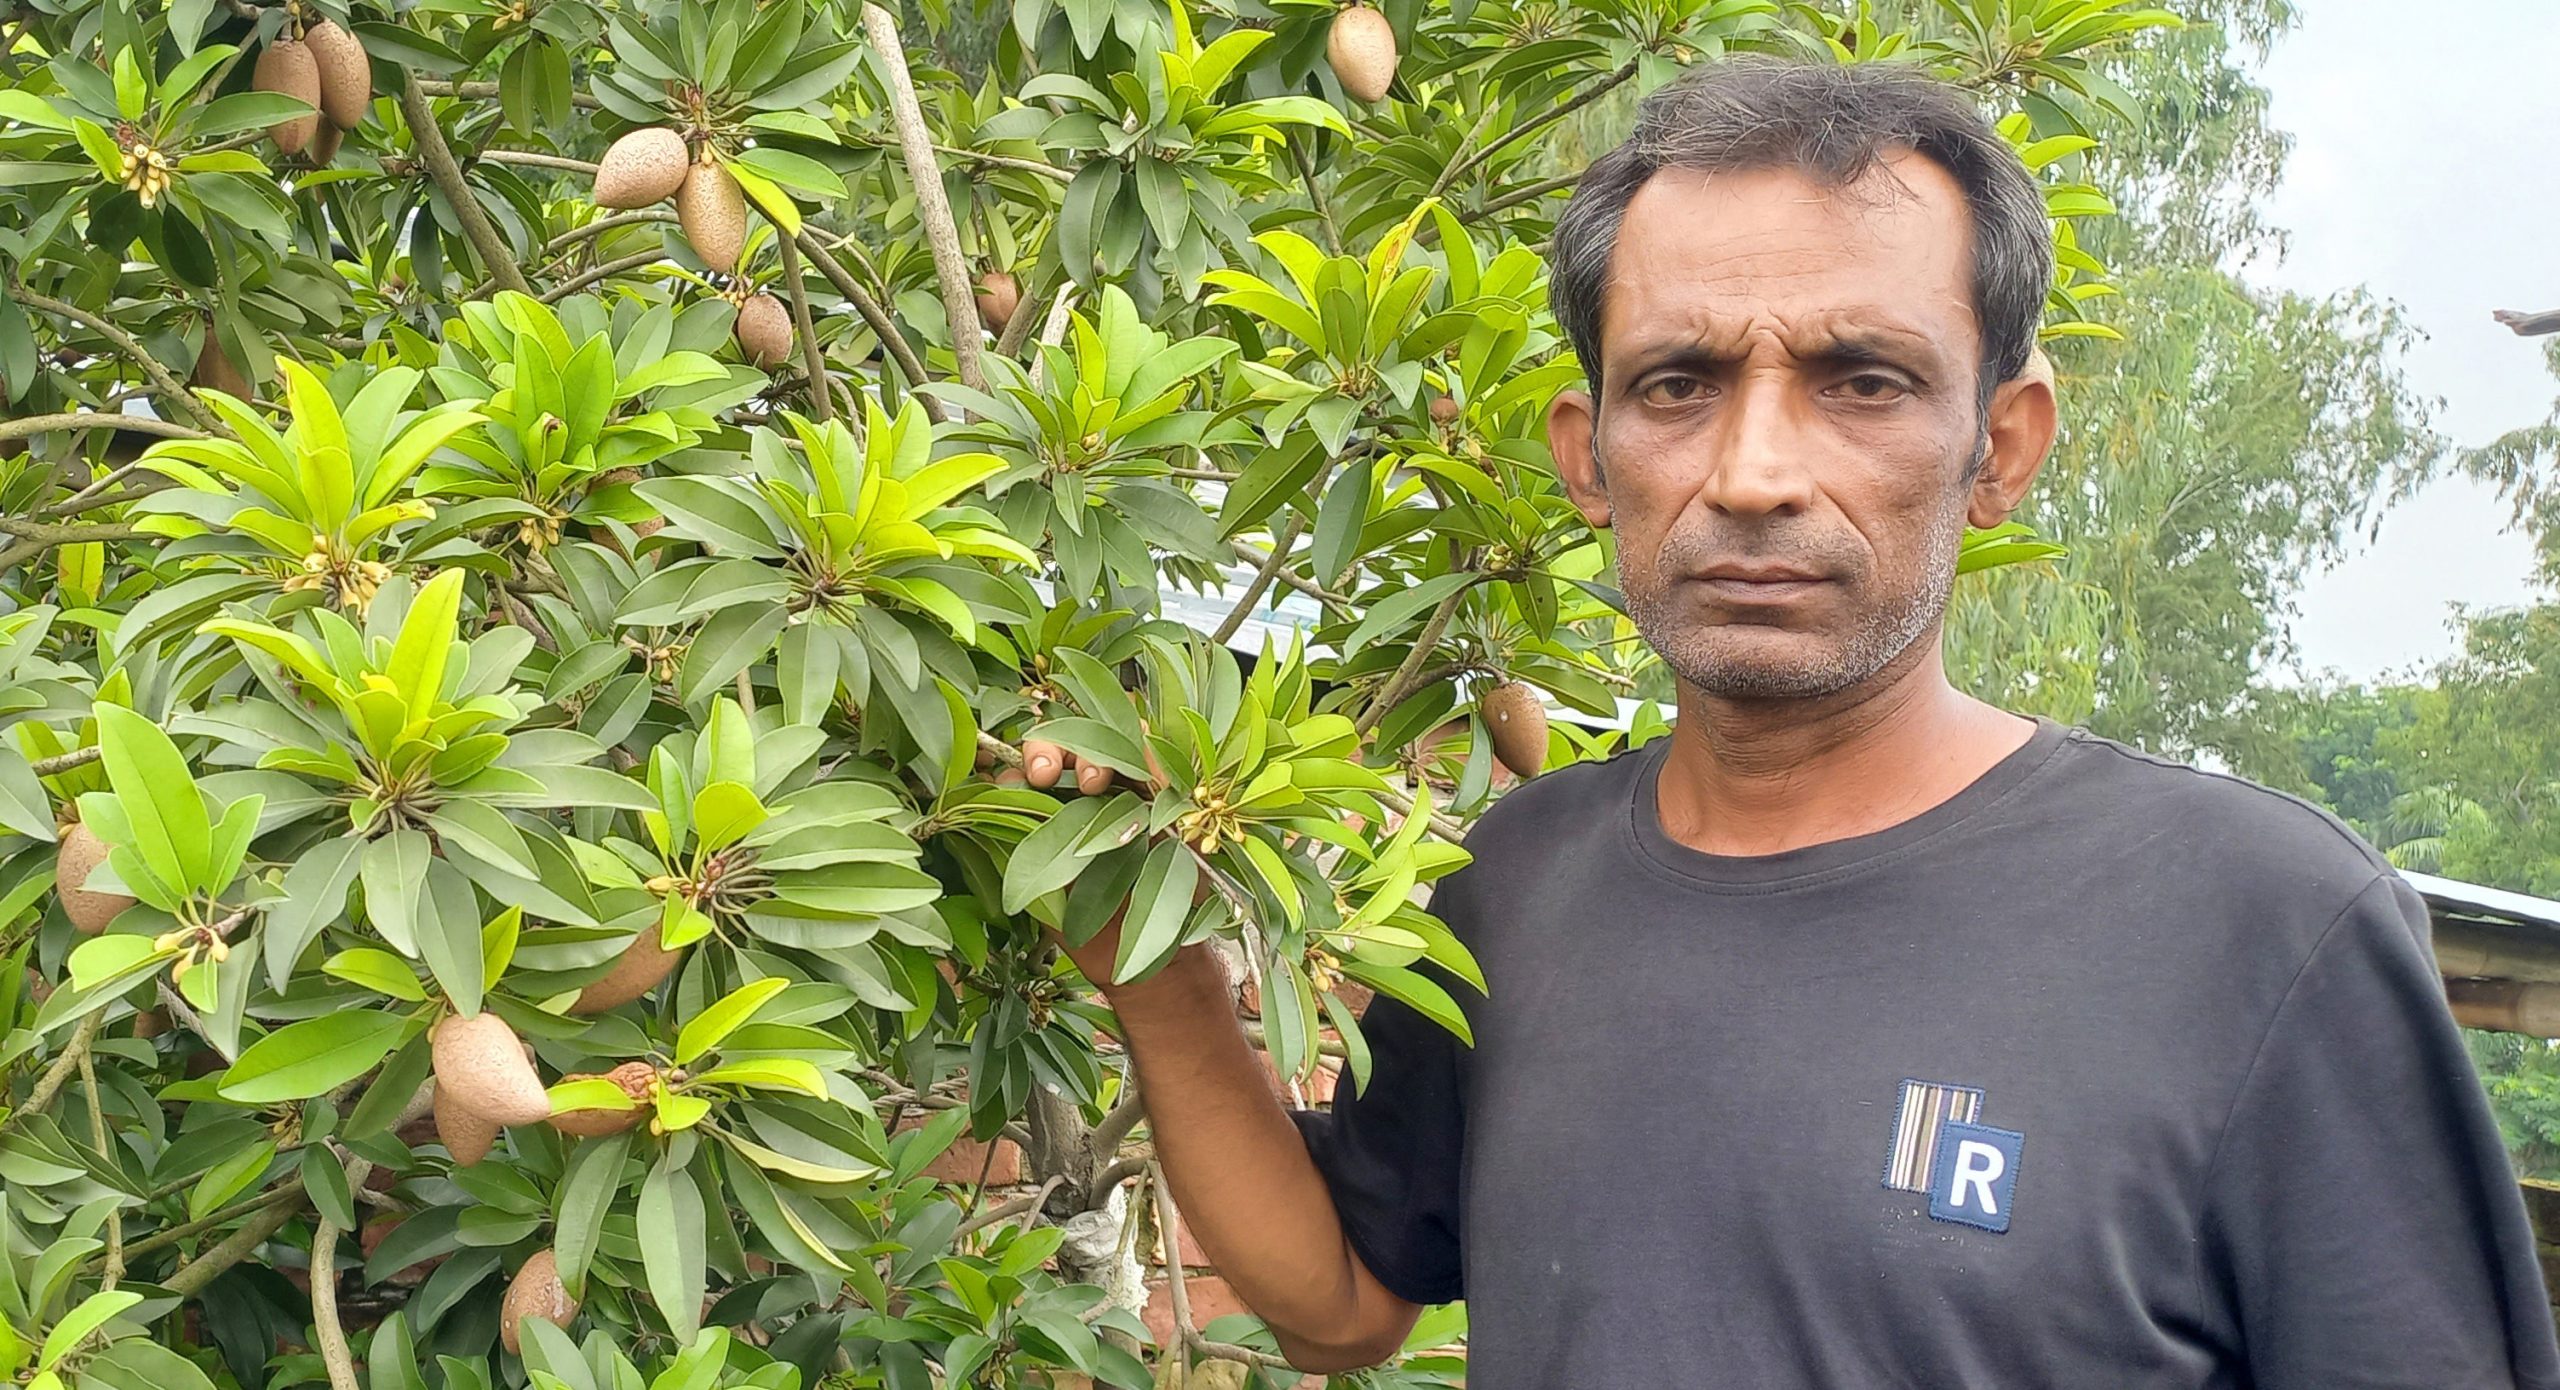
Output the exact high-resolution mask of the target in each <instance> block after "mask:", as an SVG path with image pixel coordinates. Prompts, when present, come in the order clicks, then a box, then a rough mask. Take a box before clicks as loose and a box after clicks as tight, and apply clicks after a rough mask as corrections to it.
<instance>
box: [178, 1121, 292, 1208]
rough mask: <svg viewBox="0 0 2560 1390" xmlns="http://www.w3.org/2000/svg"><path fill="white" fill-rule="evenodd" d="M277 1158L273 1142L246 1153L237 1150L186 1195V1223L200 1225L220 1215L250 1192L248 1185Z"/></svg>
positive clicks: (254, 1147) (206, 1174)
mask: <svg viewBox="0 0 2560 1390" xmlns="http://www.w3.org/2000/svg"><path fill="white" fill-rule="evenodd" d="M275 1156H276V1146H275V1142H274V1141H273V1140H261V1141H260V1142H258V1143H255V1144H252V1145H250V1146H248V1147H247V1148H244V1149H239V1150H235V1151H234V1152H232V1153H230V1154H229V1155H227V1156H225V1157H224V1158H223V1160H222V1161H221V1162H219V1163H216V1164H215V1165H213V1167H211V1168H209V1169H207V1170H205V1175H204V1176H203V1177H201V1178H198V1179H197V1180H196V1185H195V1186H194V1187H193V1188H192V1189H190V1190H189V1191H188V1193H187V1219H188V1220H190V1221H201V1220H203V1219H204V1218H206V1217H207V1216H210V1215H212V1214H213V1213H215V1212H217V1211H220V1210H221V1209H222V1208H223V1207H224V1206H225V1205H227V1204H228V1203H229V1202H230V1201H231V1199H232V1198H234V1197H237V1196H239V1195H240V1194H241V1193H243V1192H246V1191H248V1190H249V1185H250V1184H251V1183H254V1182H256V1181H257V1180H258V1177H259V1175H260V1174H263V1173H265V1172H266V1171H267V1165H268V1164H269V1163H270V1162H273V1161H274V1159H275Z"/></svg>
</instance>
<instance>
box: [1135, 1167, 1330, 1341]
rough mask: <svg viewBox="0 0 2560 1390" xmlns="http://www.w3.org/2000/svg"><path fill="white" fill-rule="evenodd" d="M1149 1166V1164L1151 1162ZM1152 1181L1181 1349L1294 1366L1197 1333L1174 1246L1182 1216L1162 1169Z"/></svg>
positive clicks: (1174, 1322)
mask: <svg viewBox="0 0 2560 1390" xmlns="http://www.w3.org/2000/svg"><path fill="white" fill-rule="evenodd" d="M1149 1166H1150V1167H1153V1165H1149ZM1153 1182H1154V1186H1155V1190H1156V1228H1157V1234H1158V1235H1161V1236H1163V1237H1164V1243H1165V1246H1166V1249H1165V1256H1164V1267H1165V1272H1166V1274H1167V1275H1168V1276H1169V1279H1170V1286H1171V1292H1172V1294H1173V1327H1174V1331H1176V1332H1177V1333H1179V1334H1181V1337H1182V1347H1183V1350H1184V1351H1186V1352H1188V1353H1189V1354H1191V1355H1193V1356H1206V1357H1211V1358H1214V1359H1216V1360H1219V1361H1241V1362H1243V1363H1245V1364H1246V1365H1248V1366H1266V1367H1269V1368H1270V1369H1272V1370H1275V1371H1294V1370H1296V1369H1298V1368H1297V1367H1295V1366H1292V1365H1290V1364H1289V1363H1288V1362H1287V1361H1286V1360H1284V1359H1282V1358H1280V1357H1277V1356H1272V1355H1269V1354H1267V1353H1264V1352H1259V1351H1255V1350H1254V1349H1253V1348H1251V1347H1240V1346H1237V1345H1235V1344H1234V1343H1232V1342H1213V1341H1210V1340H1209V1339H1208V1338H1206V1337H1203V1336H1201V1335H1200V1329H1198V1328H1196V1327H1193V1326H1192V1325H1191V1292H1190V1290H1189V1289H1187V1288H1185V1287H1184V1286H1183V1269H1182V1252H1181V1251H1180V1250H1179V1249H1176V1248H1174V1246H1175V1244H1176V1241H1177V1237H1176V1236H1175V1234H1174V1233H1175V1232H1176V1231H1179V1230H1180V1229H1182V1215H1181V1213H1180V1212H1178V1211H1176V1210H1175V1209H1174V1205H1173V1187H1172V1185H1171V1184H1169V1183H1167V1182H1166V1181H1165V1180H1164V1170H1163V1169H1161V1168H1155V1169H1154V1176H1153Z"/></svg>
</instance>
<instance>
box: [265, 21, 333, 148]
mask: <svg viewBox="0 0 2560 1390" xmlns="http://www.w3.org/2000/svg"><path fill="white" fill-rule="evenodd" d="M249 85H250V86H251V87H253V88H255V89H256V90H258V91H261V92H281V93H283V94H284V95H286V96H289V97H293V98H296V99H297V100H301V101H307V102H309V103H311V106H312V110H311V111H310V112H308V113H307V114H304V115H300V116H295V117H293V118H292V119H290V120H283V121H278V122H276V123H275V124H274V125H271V126H268V127H267V138H268V139H270V140H273V141H275V142H276V148H277V149H280V150H282V151H284V152H285V153H286V154H300V153H302V147H303V146H305V145H308V144H310V143H311V137H312V136H313V135H315V134H317V133H318V132H319V130H320V111H319V106H320V60H319V59H317V58H315V57H313V56H311V46H310V45H309V44H306V43H304V42H302V41H301V40H300V39H277V40H275V41H274V42H272V43H270V44H268V45H267V46H266V47H265V48H262V49H260V50H258V66H257V67H256V69H254V71H253V76H252V79H251V81H250V84H249Z"/></svg>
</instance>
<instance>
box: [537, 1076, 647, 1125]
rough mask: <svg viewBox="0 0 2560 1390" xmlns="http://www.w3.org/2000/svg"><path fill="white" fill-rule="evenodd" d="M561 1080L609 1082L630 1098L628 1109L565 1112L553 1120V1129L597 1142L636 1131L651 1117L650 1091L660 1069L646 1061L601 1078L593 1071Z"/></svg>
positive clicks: (553, 1117)
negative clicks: (597, 1139) (604, 1138)
mask: <svg viewBox="0 0 2560 1390" xmlns="http://www.w3.org/2000/svg"><path fill="white" fill-rule="evenodd" d="M560 1079H561V1080H562V1081H595V1080H603V1081H610V1082H612V1083H613V1084H614V1085H616V1086H619V1087H621V1088H622V1093H623V1094H624V1095H626V1096H629V1097H631V1108H630V1109H628V1110H564V1111H561V1112H560V1113H559V1114H557V1115H554V1116H552V1117H551V1127H552V1128H553V1129H556V1130H558V1131H560V1132H561V1133H562V1134H574V1135H577V1136H578V1137H579V1138H581V1139H596V1138H601V1137H602V1136H604V1135H608V1134H625V1133H628V1132H630V1131H631V1130H634V1129H637V1128H639V1126H640V1122H641V1121H642V1120H645V1119H647V1118H649V1110H648V1105H649V1089H650V1086H651V1084H652V1083H653V1082H655V1081H656V1080H657V1079H658V1070H657V1068H655V1067H652V1066H650V1065H649V1064H648V1063H646V1062H625V1063H623V1064H622V1065H621V1066H618V1067H615V1068H614V1069H613V1070H611V1071H609V1072H605V1073H603V1074H602V1075H601V1076H598V1075H597V1074H596V1073H594V1072H571V1073H570V1074H569V1075H567V1076H564V1077H561V1078H560Z"/></svg>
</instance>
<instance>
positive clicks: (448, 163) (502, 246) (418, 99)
mask: <svg viewBox="0 0 2560 1390" xmlns="http://www.w3.org/2000/svg"><path fill="white" fill-rule="evenodd" d="M400 113H401V115H402V116H403V117H404V118H406V119H407V121H408V122H409V139H410V141H411V142H412V143H414V144H415V145H416V146H417V147H418V154H419V156H420V157H421V158H423V159H425V160H426V162H427V177H428V178H431V179H433V180H435V185H436V188H437V189H438V190H439V191H441V192H442V193H443V194H444V200H445V201H446V202H447V203H449V204H451V205H452V207H453V215H454V217H455V218H457V219H459V220H460V221H461V223H462V236H463V239H464V240H465V241H468V242H470V243H471V249H472V251H473V252H475V253H477V254H478V255H479V257H480V268H481V269H482V270H484V271H486V272H487V273H488V276H489V278H490V279H492V280H495V281H497V282H498V288H500V289H505V290H514V291H515V292H516V293H518V294H525V295H529V294H532V293H533V286H531V285H529V284H526V283H525V278H524V269H523V267H521V266H519V265H517V264H516V258H515V255H514V253H512V252H510V251H509V250H508V249H507V243H506V240H505V239H504V238H502V237H500V236H499V235H498V227H497V224H496V223H494V222H491V221H490V220H489V210H488V209H487V208H484V207H482V206H480V200H479V199H478V198H476V197H473V196H472V193H471V185H469V184H467V183H465V182H463V179H462V166H461V165H459V164H456V163H455V162H454V159H453V147H452V146H450V145H448V144H446V143H445V140H444V130H443V128H442V127H440V126H438V125H437V124H436V113H435V108H434V107H433V106H431V105H429V104H428V102H427V93H426V89H425V88H424V87H422V86H420V85H419V82H418V75H417V74H416V73H414V72H409V71H407V70H405V69H404V70H403V71H402V73H401V85H400Z"/></svg>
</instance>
